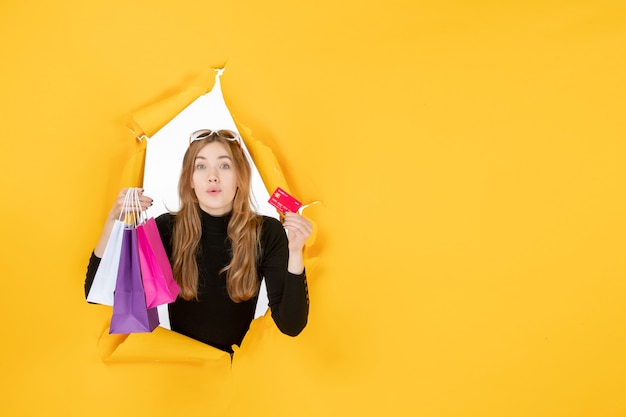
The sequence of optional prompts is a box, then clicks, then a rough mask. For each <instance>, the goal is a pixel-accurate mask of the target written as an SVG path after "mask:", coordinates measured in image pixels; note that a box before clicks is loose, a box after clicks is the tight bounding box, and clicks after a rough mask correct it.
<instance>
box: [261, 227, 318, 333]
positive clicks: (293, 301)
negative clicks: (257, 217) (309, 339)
mask: <svg viewBox="0 0 626 417" xmlns="http://www.w3.org/2000/svg"><path fill="white" fill-rule="evenodd" d="M261 243H262V253H261V257H262V259H261V262H260V265H261V271H260V272H261V274H262V275H263V277H264V278H265V283H266V286H267V297H268V299H269V307H270V310H271V313H272V318H273V319H274V322H275V323H276V326H277V327H278V328H279V329H280V331H281V332H283V333H284V334H287V335H289V336H297V335H298V334H300V332H301V331H302V330H303V329H304V327H305V326H306V324H307V320H308V316H309V294H308V287H307V280H306V272H303V273H302V274H300V275H295V274H291V273H290V272H288V271H287V263H288V261H289V248H288V241H287V235H286V234H285V230H284V229H283V226H282V224H281V223H280V222H279V221H278V220H276V219H274V218H272V217H265V218H264V222H263V227H262V232H261Z"/></svg>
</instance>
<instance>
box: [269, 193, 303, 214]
mask: <svg viewBox="0 0 626 417" xmlns="http://www.w3.org/2000/svg"><path fill="white" fill-rule="evenodd" d="M269 203H270V204H271V205H273V206H274V207H276V209H278V211H280V212H281V213H286V212H288V211H290V212H292V213H297V212H298V209H299V208H300V207H302V203H301V202H299V201H298V200H296V199H295V198H293V197H292V196H290V195H289V194H288V193H287V192H286V191H285V190H283V189H282V188H280V187H278V188H276V191H274V192H273V193H272V195H271V196H270V199H269Z"/></svg>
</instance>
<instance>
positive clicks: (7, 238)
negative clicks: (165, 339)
mask: <svg viewBox="0 0 626 417" xmlns="http://www.w3.org/2000/svg"><path fill="white" fill-rule="evenodd" d="M0 35H1V39H2V43H1V45H2V46H0V50H1V51H2V53H1V56H2V72H1V73H2V77H1V78H0V92H1V95H0V97H2V98H1V103H2V104H1V107H0V121H1V122H2V123H1V124H0V130H1V132H2V133H1V135H2V144H3V151H2V152H0V166H1V170H2V172H1V175H0V181H1V182H0V184H1V190H2V192H3V198H2V209H1V210H2V220H3V231H2V251H1V255H0V256H1V257H2V258H1V260H2V262H1V268H2V270H1V272H0V276H1V277H2V281H3V285H2V290H3V297H2V302H1V307H0V313H1V316H2V344H1V347H0V349H1V350H0V352H1V359H0V366H1V371H0V372H1V375H2V376H1V381H2V382H1V386H0V388H1V391H0V395H1V398H0V414H1V415H3V416H43V415H63V416H86V415H89V416H111V415H122V416H126V415H128V416H131V415H146V416H147V415H151V416H165V415H185V416H206V415H216V414H221V415H232V416H244V415H245V416H250V415H255V414H258V415H267V416H270V415H271V416H293V415H299V416H320V415H321V416H342V415H366V414H367V415H392V416H403V415H407V416H418V415H422V416H481V417H486V416H551V417H553V416H569V417H571V416H605V417H606V416H624V415H626V397H625V396H624V392H625V391H626V361H625V360H624V355H625V352H626V349H625V348H626V343H625V342H626V336H625V334H626V329H625V324H626V283H625V280H624V278H625V275H626V262H625V260H624V255H625V254H626V220H625V219H626V192H625V191H626V189H625V187H624V186H625V179H626V167H625V164H624V161H623V160H624V155H625V152H626V142H625V140H624V136H625V135H624V133H625V130H626V129H625V124H624V104H625V98H626V87H625V85H626V84H625V82H624V81H625V80H624V75H625V72H626V9H625V7H624V3H623V1H621V0H614V1H592V0H584V1H571V0H568V1H553V2H546V1H535V0H532V1H515V2H500V1H498V2H496V1H486V0H485V1H478V0H476V1H456V2H455V1H452V2H436V1H430V2H426V1H419V0H416V1H408V0H406V1H399V0H386V1H367V0H365V1H358V0H348V1H344V2H340V1H328V0H321V1H317V2H304V3H302V2H293V1H286V0H280V1H272V0H269V1H251V0H248V1H245V0H228V1H222V2H217V1H215V0H210V1H202V2H201V1H191V0H179V1H163V0H159V1H155V0H142V1H132V0H110V1H107V2H98V3H96V2H85V1H78V0H75V1H69V0H64V1H33V0H28V1H17V0H13V1H3V2H2V4H1V6H0ZM225 62H226V63H227V71H226V73H225V74H224V76H223V78H222V86H223V90H224V96H225V99H226V102H227V103H228V105H229V106H230V109H231V111H232V113H233V115H234V116H235V117H236V118H237V120H238V121H239V122H241V123H242V124H244V125H245V126H247V127H248V128H249V129H251V131H252V132H253V134H254V135H255V137H256V138H257V139H259V140H261V141H263V142H264V143H265V144H266V145H268V146H270V147H271V149H272V150H273V151H274V154H275V155H276V157H277V158H278V160H279V161H280V163H281V166H282V169H283V172H284V174H285V177H286V179H287V181H288V182H289V184H290V187H291V190H292V191H293V192H294V194H295V195H296V196H297V197H299V198H300V199H301V200H303V201H304V202H310V201H313V200H322V201H323V202H324V205H323V206H317V207H316V208H313V209H311V211H310V216H311V217H312V218H313V219H314V220H315V221H316V222H317V223H318V224H319V225H320V230H319V235H318V237H317V240H316V243H315V246H314V247H313V248H311V251H312V253H311V255H314V256H319V257H320V262H319V264H318V266H317V267H316V268H315V269H314V271H313V272H312V273H311V275H310V277H309V280H310V293H311V300H312V304H311V315H310V321H309V325H308V327H307V328H306V329H305V331H304V332H303V333H302V334H301V335H300V336H298V337H297V338H295V339H292V338H288V337H286V336H282V335H281V334H280V333H279V332H277V331H276V330H275V328H274V327H273V325H272V323H271V322H268V321H266V320H265V321H264V320H260V321H257V322H255V323H253V327H252V329H251V331H250V334H249V336H250V337H249V338H248V339H246V341H244V345H243V346H242V348H241V350H240V351H239V352H238V353H237V354H236V355H235V356H236V358H235V362H234V364H233V366H232V369H231V367H230V364H229V362H228V360H226V361H224V360H223V358H218V359H214V360H210V359H207V360H189V361H185V360H160V361H155V360H150V359H149V353H150V352H148V351H149V350H150V349H151V348H150V346H151V343H152V342H154V341H155V340H157V338H158V337H159V336H158V335H143V336H138V337H137V338H135V339H133V340H135V341H141V342H138V346H139V347H140V348H142V347H143V348H145V349H146V355H147V356H146V357H148V360H141V351H140V352H139V353H138V354H137V353H136V355H137V357H138V358H139V359H137V360H129V361H127V362H124V361H111V362H103V361H102V360H101V356H100V352H99V349H102V345H101V344H99V342H98V340H99V338H100V335H101V334H102V332H103V331H105V329H106V325H107V320H108V317H109V315H110V310H108V308H107V307H102V306H92V305H88V304H87V303H86V302H85V300H84V295H83V279H84V273H85V270H86V264H87V260H88V257H89V254H90V251H91V248H92V247H93V245H94V244H95V242H96V240H97V237H98V234H99V230H100V227H101V225H102V223H103V220H104V218H105V215H106V212H107V211H108V209H109V206H110V204H111V202H112V199H113V197H114V196H115V194H116V193H117V190H118V189H119V187H121V186H122V185H128V184H122V182H123V180H122V178H123V177H124V175H125V174H124V167H125V165H126V162H127V160H128V159H129V158H130V157H131V156H132V155H133V154H134V153H135V152H136V151H137V144H136V143H135V142H134V140H133V138H132V135H131V134H130V132H129V131H128V129H127V127H126V125H127V123H128V120H129V118H130V115H131V114H132V113H133V112H134V111H137V110H138V109H141V108H142V107H144V106H146V105H149V104H151V103H154V102H157V101H158V100H160V99H162V98H164V97H167V96H170V95H172V94H175V93H176V92H177V91H180V90H181V89H184V88H185V87H186V86H187V85H188V84H189V83H190V82H191V80H193V79H195V77H197V76H198V75H199V74H202V73H203V72H204V71H206V69H207V68H209V67H211V66H216V65H221V64H223V63H225ZM128 169H129V168H127V171H128ZM134 336H135V335H132V336H130V337H131V338H133V337H134ZM150 336H153V339H150ZM146 337H147V339H144V338H146ZM122 346H125V344H122ZM140 350H141V349H140ZM131 356H132V355H131ZM157 356H158V355H157ZM157 359H158V358H157Z"/></svg>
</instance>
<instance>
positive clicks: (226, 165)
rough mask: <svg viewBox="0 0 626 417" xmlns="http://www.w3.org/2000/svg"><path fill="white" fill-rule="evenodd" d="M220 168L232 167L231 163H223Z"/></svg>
mask: <svg viewBox="0 0 626 417" xmlns="http://www.w3.org/2000/svg"><path fill="white" fill-rule="evenodd" d="M220 169H230V164H227V163H223V164H222V165H220Z"/></svg>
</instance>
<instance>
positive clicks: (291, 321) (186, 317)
mask: <svg viewBox="0 0 626 417" xmlns="http://www.w3.org/2000/svg"><path fill="white" fill-rule="evenodd" d="M200 212H201V217H202V238H201V242H200V253H199V254H198V257H197V261H198V270H199V276H198V279H199V282H198V298H199V300H198V301H186V300H183V299H181V298H178V299H177V300H176V301H174V302H173V303H171V304H169V316H170V325H171V328H172V330H173V331H175V332H178V333H181V334H184V335H186V336H189V337H191V338H194V339H196V340H198V341H200V342H203V343H206V344H209V345H211V346H214V347H216V348H218V349H221V350H224V351H227V352H232V345H240V344H241V341H242V340H243V338H244V336H245V334H246V332H247V331H248V328H249V326H250V323H251V322H252V320H253V319H254V312H255V307H256V302H257V297H254V298H252V299H250V300H247V301H242V302H239V303H236V302H234V301H232V300H231V299H230V297H229V296H228V292H227V290H226V274H225V273H221V274H220V273H219V271H220V270H221V269H222V268H223V267H224V266H226V265H227V264H228V263H229V262H230V256H231V255H230V249H231V245H230V241H229V239H228V236H227V231H226V229H227V227H228V222H229V220H230V215H227V216H223V217H214V216H211V215H209V214H207V213H205V212H204V211H202V210H201V211H200ZM174 219H175V216H174V215H173V214H169V213H166V214H163V215H161V216H159V217H157V218H156V223H157V226H158V228H159V233H160V234H161V240H162V241H163V246H164V247H165V251H166V252H167V254H168V256H169V257H170V258H171V256H172V242H171V238H172V230H173V228H174ZM260 243H261V256H260V259H259V261H258V264H257V273H258V279H259V281H261V279H263V277H264V278H265V283H266V286H267V297H268V300H269V307H270V310H271V313H272V318H273V319H274V322H275V323H276V325H277V326H278V328H279V329H280V331H281V332H283V333H285V334H288V335H290V336H296V335H298V334H299V333H300V332H301V331H302V329H304V327H305V326H306V323H307V318H308V313H309V299H308V289H307V282H306V275H305V274H304V273H302V274H301V275H294V274H291V273H289V272H288V271H287V262H288V260H289V251H288V246H287V245H288V243H287V236H286V234H285V231H284V229H283V227H282V224H281V223H280V222H279V221H278V220H276V219H274V218H272V217H267V216H263V224H262V227H261V242H260ZM99 264H100V258H98V257H96V256H95V255H94V254H92V256H91V259H90V261H89V266H88V268H87V277H86V279H85V294H88V293H89V289H90V288H91V284H92V283H93V279H94V276H95V274H96V270H97V268H98V265H99Z"/></svg>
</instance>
